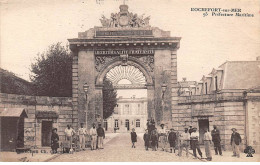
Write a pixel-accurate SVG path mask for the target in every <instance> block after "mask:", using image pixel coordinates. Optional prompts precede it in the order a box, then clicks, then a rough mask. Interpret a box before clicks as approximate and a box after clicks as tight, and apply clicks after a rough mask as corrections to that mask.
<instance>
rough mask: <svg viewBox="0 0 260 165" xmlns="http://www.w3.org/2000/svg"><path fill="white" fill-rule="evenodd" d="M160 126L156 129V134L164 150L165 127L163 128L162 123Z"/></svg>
mask: <svg viewBox="0 0 260 165" xmlns="http://www.w3.org/2000/svg"><path fill="white" fill-rule="evenodd" d="M160 126H161V128H160V129H159V130H158V135H159V142H160V144H161V147H162V150H163V151H164V150H165V145H166V139H167V137H166V129H165V128H164V124H161V125H160Z"/></svg>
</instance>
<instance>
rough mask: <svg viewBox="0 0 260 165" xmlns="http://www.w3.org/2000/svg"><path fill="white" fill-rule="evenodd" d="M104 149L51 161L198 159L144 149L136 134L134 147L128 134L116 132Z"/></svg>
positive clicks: (164, 160) (65, 155) (60, 157)
mask: <svg viewBox="0 0 260 165" xmlns="http://www.w3.org/2000/svg"><path fill="white" fill-rule="evenodd" d="M104 148H105V149H102V150H95V151H90V150H87V151H84V152H77V153H74V154H63V155H61V156H59V157H57V158H55V159H53V160H52V161H54V162H63V161H64V162H66V161H68V162H74V161H75V162H171V161H197V162H198V161H200V160H198V159H193V158H192V156H191V155H190V157H189V158H186V157H181V158H180V157H178V156H176V155H175V154H174V153H169V152H163V151H151V150H149V151H146V150H145V148H144V142H143V140H142V136H140V135H139V136H138V140H137V144H136V148H131V140H130V134H128V133H125V134H118V135H117V136H115V137H114V138H113V139H111V140H110V141H109V142H107V143H106V144H105V145H104Z"/></svg>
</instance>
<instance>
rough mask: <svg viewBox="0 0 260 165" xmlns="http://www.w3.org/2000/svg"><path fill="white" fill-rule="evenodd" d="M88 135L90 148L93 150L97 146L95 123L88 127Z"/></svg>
mask: <svg viewBox="0 0 260 165" xmlns="http://www.w3.org/2000/svg"><path fill="white" fill-rule="evenodd" d="M89 135H90V137H91V150H92V151H93V150H95V149H96V147H97V130H96V125H95V123H93V125H92V128H90V131H89Z"/></svg>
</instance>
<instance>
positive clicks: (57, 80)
mask: <svg viewBox="0 0 260 165" xmlns="http://www.w3.org/2000/svg"><path fill="white" fill-rule="evenodd" d="M31 72H32V73H33V74H31V75H30V79H31V81H32V82H33V83H34V84H35V94H36V95H39V96H52V97H71V95H72V55H71V54H70V53H69V50H68V47H64V46H61V43H57V44H53V45H51V46H49V48H48V50H47V51H46V52H43V53H41V54H38V57H37V58H36V62H35V63H32V64H31Z"/></svg>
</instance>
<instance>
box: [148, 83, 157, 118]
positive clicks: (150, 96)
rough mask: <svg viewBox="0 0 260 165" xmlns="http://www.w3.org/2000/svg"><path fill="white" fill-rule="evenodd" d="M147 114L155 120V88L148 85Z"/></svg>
mask: <svg viewBox="0 0 260 165" xmlns="http://www.w3.org/2000/svg"><path fill="white" fill-rule="evenodd" d="M147 113H148V118H149V119H150V118H151V117H152V118H155V109H154V86H153V85H147Z"/></svg>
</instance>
